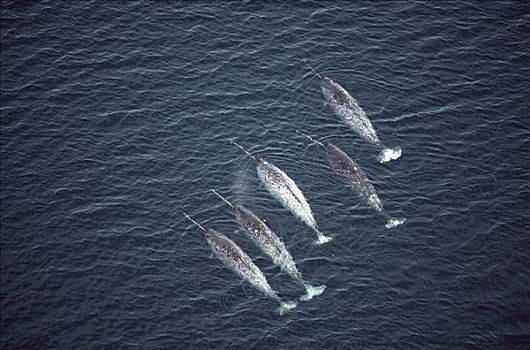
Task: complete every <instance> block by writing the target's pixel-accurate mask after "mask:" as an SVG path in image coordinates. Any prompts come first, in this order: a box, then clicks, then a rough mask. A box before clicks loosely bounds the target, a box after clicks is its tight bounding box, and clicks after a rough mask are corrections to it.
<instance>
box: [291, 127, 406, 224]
mask: <svg viewBox="0 0 530 350" xmlns="http://www.w3.org/2000/svg"><path fill="white" fill-rule="evenodd" d="M296 131H297V132H299V133H300V134H302V135H304V136H305V137H307V138H308V139H309V140H311V141H313V142H315V143H316V144H318V145H320V146H322V147H323V148H324V150H325V152H326V156H327V159H328V163H329V165H330V167H331V170H332V171H333V173H335V174H336V175H337V176H338V177H340V178H341V179H342V180H343V181H344V182H345V183H346V184H348V185H349V186H350V187H351V188H352V189H353V190H354V192H355V193H356V194H357V195H358V196H359V197H360V198H361V199H362V200H364V201H366V203H368V205H370V207H371V208H372V209H374V210H376V211H378V212H381V213H383V215H384V216H385V217H386V219H387V223H386V225H385V227H386V228H392V227H395V226H398V225H401V224H402V223H404V222H405V220H406V219H402V218H391V217H389V216H388V215H387V214H386V212H385V211H384V209H383V203H382V202H381V200H380V199H379V196H378V195H377V192H376V191H375V188H374V186H373V185H372V183H371V182H370V180H369V179H368V176H367V175H366V173H365V172H364V171H363V170H362V169H361V168H360V167H359V165H357V163H355V162H354V161H353V159H351V158H350V157H349V156H348V155H347V154H346V152H344V151H343V150H341V149H340V148H338V147H337V146H335V145H333V144H332V143H329V142H328V143H326V144H323V143H322V142H320V141H318V140H315V139H314V138H312V137H311V136H309V135H307V134H305V133H303V132H302V131H300V130H296Z"/></svg>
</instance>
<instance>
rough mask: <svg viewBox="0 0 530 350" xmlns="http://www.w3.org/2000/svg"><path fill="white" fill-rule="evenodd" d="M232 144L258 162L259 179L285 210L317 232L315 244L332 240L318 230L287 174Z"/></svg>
mask: <svg viewBox="0 0 530 350" xmlns="http://www.w3.org/2000/svg"><path fill="white" fill-rule="evenodd" d="M231 142H232V143H233V144H234V145H236V146H237V147H239V148H240V149H241V150H242V151H243V152H244V153H245V154H246V155H247V156H249V157H250V158H252V160H254V161H255V162H256V169H257V172H258V177H259V179H260V180H261V183H262V184H263V185H264V186H265V188H266V189H267V190H268V191H269V193H270V194H272V196H273V197H275V198H276V199H277V200H278V201H280V203H281V204H282V205H283V206H284V207H285V208H287V209H289V210H290V211H291V213H293V215H294V216H296V217H297V218H298V219H300V220H301V221H302V222H303V223H305V224H306V225H307V226H309V227H310V228H311V229H313V231H315V233H316V234H317V240H316V241H315V244H323V243H326V242H329V241H330V240H331V239H332V238H331V237H327V236H325V235H324V234H322V232H320V231H319V230H318V226H317V222H316V220H315V218H314V217H313V212H312V211H311V207H310V206H309V203H308V202H307V200H306V199H305V197H304V194H303V193H302V191H301V190H300V189H299V188H298V186H297V185H296V183H295V182H294V181H293V180H292V179H291V178H290V177H289V176H288V175H287V174H286V173H284V172H283V171H282V170H280V169H279V168H278V167H277V166H275V165H274V164H272V163H269V162H267V161H266V160H264V159H262V158H259V157H255V156H253V155H252V154H251V153H250V152H249V151H247V150H246V149H245V148H243V146H241V145H240V144H238V143H236V142H235V141H231Z"/></svg>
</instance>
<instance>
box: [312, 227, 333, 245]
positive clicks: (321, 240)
mask: <svg viewBox="0 0 530 350" xmlns="http://www.w3.org/2000/svg"><path fill="white" fill-rule="evenodd" d="M312 229H313V230H314V231H315V232H316V234H317V240H316V241H315V242H314V243H315V244H316V245H321V244H324V243H327V242H329V241H331V240H332V239H333V238H332V237H329V236H325V235H324V234H323V233H322V232H320V231H319V230H318V229H317V228H316V227H312Z"/></svg>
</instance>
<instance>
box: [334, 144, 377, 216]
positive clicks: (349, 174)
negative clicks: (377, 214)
mask: <svg viewBox="0 0 530 350" xmlns="http://www.w3.org/2000/svg"><path fill="white" fill-rule="evenodd" d="M326 155H327V157H328V162H329V164H330V167H331V168H332V170H333V172H334V173H335V174H337V175H338V176H340V177H341V178H343V179H344V180H345V182H346V183H347V184H349V185H351V186H352V187H353V188H354V190H355V191H356V192H357V193H358V194H359V195H360V196H362V197H365V198H367V199H370V198H372V199H371V201H374V204H371V205H373V206H374V208H375V209H376V210H381V209H382V205H381V204H380V201H379V199H378V198H377V193H376V191H375V188H374V186H373V185H372V183H371V182H370V180H369V179H368V176H367V175H366V173H365V172H364V171H363V170H362V169H361V168H360V167H359V166H358V165H357V163H355V162H354V161H353V159H351V158H350V157H349V156H348V155H347V154H346V153H345V152H344V151H342V150H341V149H340V148H338V147H337V146H335V145H333V144H331V143H328V144H326ZM376 202H377V203H376Z"/></svg>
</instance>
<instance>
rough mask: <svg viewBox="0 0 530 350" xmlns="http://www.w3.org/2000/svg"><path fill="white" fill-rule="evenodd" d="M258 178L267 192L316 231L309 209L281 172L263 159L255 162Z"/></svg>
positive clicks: (302, 195) (295, 186) (296, 187)
mask: <svg viewBox="0 0 530 350" xmlns="http://www.w3.org/2000/svg"><path fill="white" fill-rule="evenodd" d="M257 170H258V177H259V178H260V180H261V182H262V183H263V184H264V185H265V187H266V188H267V190H268V191H269V192H270V193H271V194H272V195H273V196H274V197H275V198H276V199H277V200H279V201H280V203H282V205H283V206H284V207H285V208H287V209H289V210H290V211H291V213H293V214H294V215H295V216H296V217H297V218H299V219H300V220H301V221H302V222H304V223H305V224H306V225H307V226H309V227H311V228H313V229H315V230H316V227H317V223H316V221H315V219H314V218H313V213H312V211H311V207H310V206H309V203H307V200H306V199H305V197H304V194H303V193H302V191H300V189H299V188H298V186H297V185H296V184H295V183H294V181H293V180H292V179H291V178H290V177H289V176H288V175H287V174H286V173H284V172H283V171H282V170H280V169H279V168H278V167H276V166H275V165H273V164H271V163H269V162H267V161H266V160H264V159H261V158H260V159H258V160H257Z"/></svg>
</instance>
